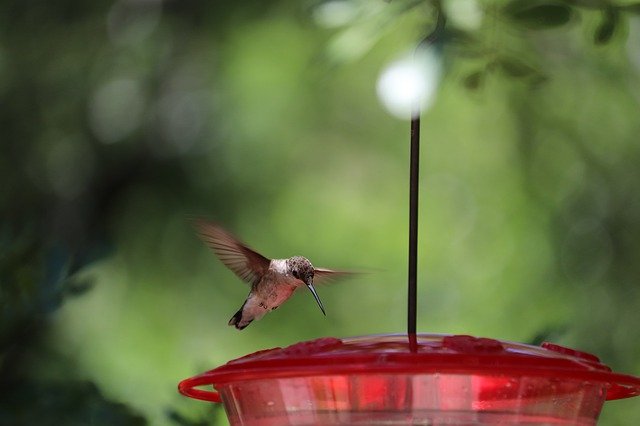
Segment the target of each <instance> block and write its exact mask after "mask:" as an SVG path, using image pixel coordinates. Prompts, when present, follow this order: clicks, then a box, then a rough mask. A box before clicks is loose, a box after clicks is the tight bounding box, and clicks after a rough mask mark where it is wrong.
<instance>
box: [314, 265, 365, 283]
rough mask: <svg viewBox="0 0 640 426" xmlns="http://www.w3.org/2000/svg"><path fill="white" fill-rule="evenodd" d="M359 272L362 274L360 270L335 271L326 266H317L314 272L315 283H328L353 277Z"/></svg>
mask: <svg viewBox="0 0 640 426" xmlns="http://www.w3.org/2000/svg"><path fill="white" fill-rule="evenodd" d="M358 274H360V272H352V271H334V270H332V269H326V268H315V271H314V274H313V283H314V284H318V285H322V284H328V283H331V282H333V281H335V280H339V279H342V278H347V277H352V276H354V275H358Z"/></svg>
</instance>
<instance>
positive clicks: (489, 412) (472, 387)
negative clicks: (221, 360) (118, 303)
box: [179, 334, 640, 426]
mask: <svg viewBox="0 0 640 426" xmlns="http://www.w3.org/2000/svg"><path fill="white" fill-rule="evenodd" d="M200 386H206V387H207V388H206V389H199V387H200ZM212 387H213V388H212ZM179 390H180V392H181V393H182V394H183V395H186V396H189V397H192V398H195V399H201V400H204V401H210V402H222V403H223V404H224V407H225V410H226V413H227V417H228V419H229V422H230V424H231V425H234V426H236V425H255V426H282V425H350V424H361V425H404V424H411V425H496V424H506V425H516V424H517V425H580V426H591V425H595V424H596V421H597V418H598V416H599V414H600V411H601V409H602V406H603V404H604V402H605V401H607V400H613V399H620V398H627V397H631V396H636V395H638V394H640V379H639V378H636V377H631V376H626V375H621V374H616V373H612V372H611V370H610V369H609V368H608V367H607V366H606V365H604V364H601V363H600V361H599V360H598V358H597V357H595V356H593V355H590V354H587V353H583V352H578V351H575V350H573V349H568V348H564V347H561V346H558V345H554V344H550V343H543V344H542V346H540V347H537V346H530V345H524V344H519V343H509V342H501V341H498V340H493V339H487V338H476V337H471V336H462V335H459V336H446V335H434V334H419V335H417V336H416V338H415V340H414V339H407V336H406V335H377V336H376V335H374V336H363V337H354V338H347V339H336V338H331V337H325V338H321V339H317V340H312V341H308V342H301V343H297V344H294V345H292V346H289V347H286V348H275V349H268V350H264V351H259V352H256V353H254V354H251V355H247V356H245V357H242V358H239V359H236V360H233V361H230V362H228V363H227V364H226V365H223V366H220V367H218V368H216V369H213V370H211V371H207V372H205V373H203V374H200V375H198V376H195V377H192V378H189V379H186V380H183V381H182V382H181V383H180V385H179Z"/></svg>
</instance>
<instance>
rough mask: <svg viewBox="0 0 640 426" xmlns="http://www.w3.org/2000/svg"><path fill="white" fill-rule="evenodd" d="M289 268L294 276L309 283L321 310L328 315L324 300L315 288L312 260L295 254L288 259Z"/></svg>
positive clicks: (308, 285)
mask: <svg viewBox="0 0 640 426" xmlns="http://www.w3.org/2000/svg"><path fill="white" fill-rule="evenodd" d="M287 269H289V272H290V273H291V275H293V277H294V278H296V279H298V280H300V281H302V282H303V283H305V284H306V285H307V287H308V288H309V290H310V291H311V294H313V298H314V299H316V302H317V303H318V306H319V307H320V310H321V311H322V313H323V314H325V315H326V313H325V311H324V306H322V302H321V301H320V297H318V294H317V293H316V289H315V288H313V275H314V273H315V268H314V267H313V265H312V264H311V262H309V259H307V258H305V257H302V256H293V257H291V258H289V259H287Z"/></svg>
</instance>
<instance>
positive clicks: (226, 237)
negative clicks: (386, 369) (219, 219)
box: [195, 219, 352, 330]
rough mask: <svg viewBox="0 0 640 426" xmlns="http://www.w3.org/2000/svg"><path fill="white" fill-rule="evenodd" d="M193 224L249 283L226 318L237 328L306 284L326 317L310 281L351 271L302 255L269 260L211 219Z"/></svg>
mask: <svg viewBox="0 0 640 426" xmlns="http://www.w3.org/2000/svg"><path fill="white" fill-rule="evenodd" d="M195 227H196V230H197V232H198V234H199V236H200V238H201V239H202V240H203V241H204V242H205V244H206V245H208V246H209V247H210V248H211V249H212V250H213V252H214V253H215V254H216V256H217V257H218V258H219V259H220V260H221V261H222V263H223V264H224V265H225V266H226V267H227V268H229V269H230V270H231V271H233V273H235V274H236V275H237V276H238V277H239V278H240V279H241V280H243V281H245V282H246V283H248V284H249V285H250V286H251V291H250V292H249V295H248V296H247V299H246V300H245V301H244V303H243V304H242V306H241V307H240V309H239V310H238V312H236V313H235V314H234V315H233V316H232V317H231V319H230V320H229V325H230V326H235V328H237V329H238V330H242V329H244V328H245V327H247V326H248V325H249V324H251V322H252V321H253V320H259V319H260V318H262V317H263V316H265V315H266V314H267V313H268V312H271V311H273V310H276V309H277V308H278V307H279V306H280V305H282V304H283V303H284V302H286V301H287V300H288V299H289V298H290V297H291V296H292V295H293V293H294V292H295V291H296V290H297V289H298V288H299V287H302V286H307V288H308V289H309V290H310V291H311V294H312V295H313V297H314V299H315V300H316V302H317V303H318V306H319V307H320V310H321V311H322V313H323V314H324V315H325V316H326V315H327V314H326V312H325V310H324V306H323V305H322V301H321V300H320V297H319V296H318V293H316V290H315V288H314V287H313V284H314V280H315V282H316V283H321V282H326V281H330V280H332V279H334V278H338V277H340V276H343V275H348V274H351V273H352V272H347V271H334V270H331V269H326V268H316V267H314V266H313V265H312V264H311V262H310V261H309V259H307V258H306V257H303V256H293V257H290V258H288V259H269V258H267V257H264V256H263V255H261V254H260V253H258V252H256V251H255V250H253V249H251V248H249V247H248V246H247V245H245V244H244V243H242V242H240V240H238V239H237V238H236V237H234V236H233V235H232V234H231V233H229V232H228V231H226V230H224V229H223V228H222V227H220V226H219V225H218V224H217V223H214V222H211V221H207V220H203V219H198V220H196V221H195Z"/></svg>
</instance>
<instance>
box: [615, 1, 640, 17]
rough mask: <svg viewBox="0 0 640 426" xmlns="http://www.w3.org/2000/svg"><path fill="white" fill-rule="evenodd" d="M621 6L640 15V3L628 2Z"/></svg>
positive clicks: (622, 8)
mask: <svg viewBox="0 0 640 426" xmlns="http://www.w3.org/2000/svg"><path fill="white" fill-rule="evenodd" d="M619 8H620V10H622V11H624V12H629V13H634V14H636V15H640V3H634V4H628V5H626V6H619Z"/></svg>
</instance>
